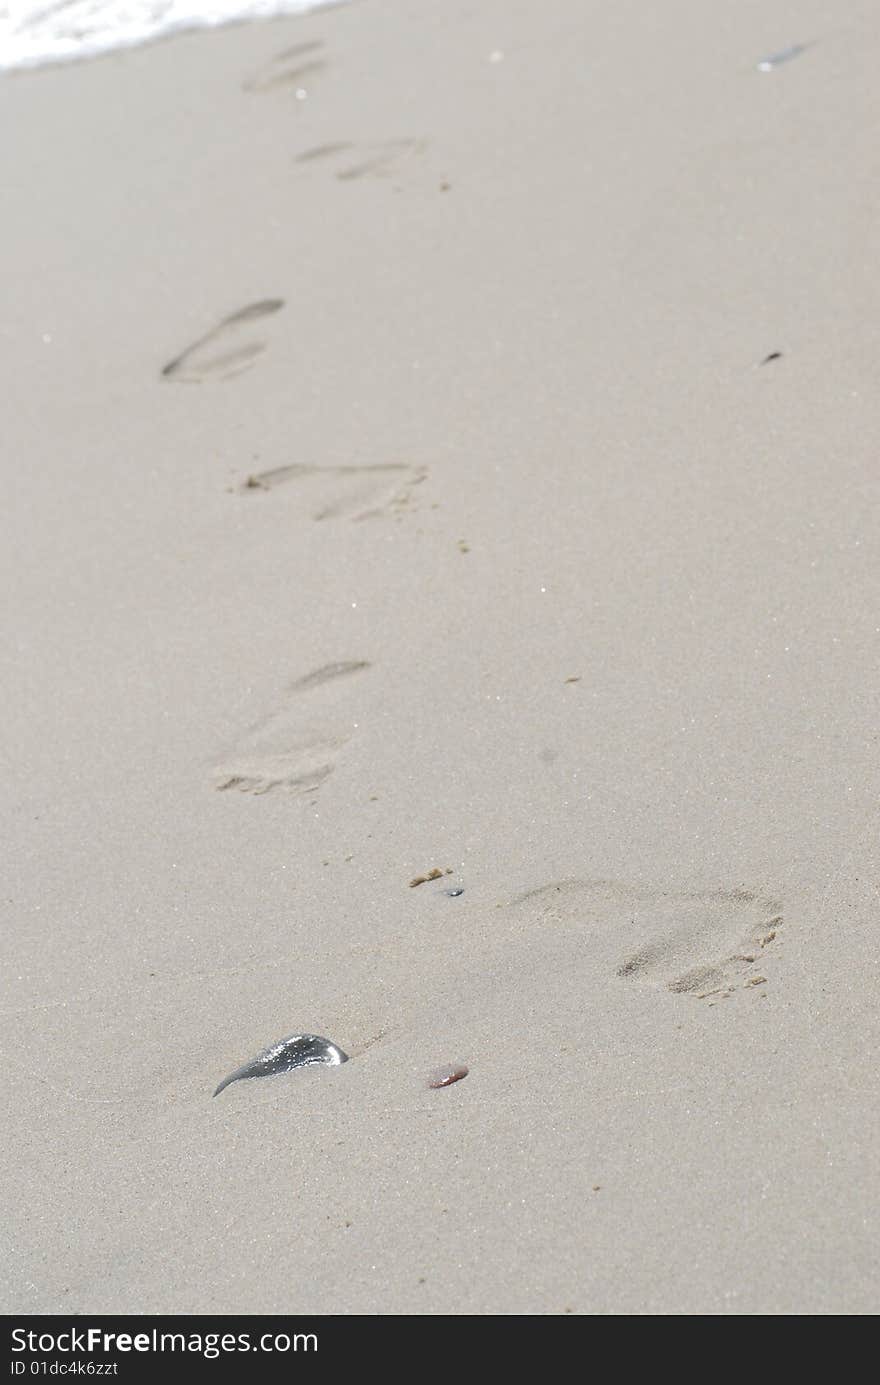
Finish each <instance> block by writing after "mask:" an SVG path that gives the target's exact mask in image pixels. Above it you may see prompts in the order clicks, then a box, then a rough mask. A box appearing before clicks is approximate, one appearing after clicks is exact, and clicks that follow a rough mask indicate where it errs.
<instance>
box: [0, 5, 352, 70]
mask: <svg viewBox="0 0 880 1385" xmlns="http://www.w3.org/2000/svg"><path fill="white" fill-rule="evenodd" d="M340 3H342V0H6V3H5V4H4V3H0V72H11V71H14V70H15V69H17V68H23V67H40V66H42V65H43V64H45V63H58V62H72V61H74V60H76V59H82V58H93V57H97V56H99V55H100V54H104V53H112V52H113V51H114V50H115V49H118V48H132V47H134V46H135V45H137V44H141V43H148V42H151V41H153V40H155V39H160V38H165V37H166V36H167V35H169V34H174V33H181V32H184V31H185V30H187V29H215V28H219V27H220V26H221V25H225V24H235V23H243V22H244V21H246V20H249V19H280V18H283V17H284V16H285V15H295V14H305V13H306V12H307V11H309V10H316V9H321V8H324V7H325V6H327V5H335V4H340Z"/></svg>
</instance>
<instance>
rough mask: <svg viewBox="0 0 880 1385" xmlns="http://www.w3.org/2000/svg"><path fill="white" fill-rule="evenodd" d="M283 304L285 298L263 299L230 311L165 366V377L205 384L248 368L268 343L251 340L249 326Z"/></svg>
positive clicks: (189, 382) (163, 373) (164, 378)
mask: <svg viewBox="0 0 880 1385" xmlns="http://www.w3.org/2000/svg"><path fill="white" fill-rule="evenodd" d="M283 307H284V299H283V298H264V299H261V300H260V302H258V303H249V304H248V305H247V307H246V308H239V309H238V311H237V312H234V313H230V314H229V316H228V317H224V318H223V319H222V321H221V322H218V323H217V326H216V327H212V328H211V330H210V332H206V333H205V335H204V336H203V337H199V339H198V341H195V342H193V344H192V346H188V347H187V348H186V350H185V351H182V352H181V353H180V355H179V356H175V358H174V360H173V361H169V362H168V364H167V365H166V366H163V368H162V379H163V380H172V381H174V382H176V383H179V384H202V383H203V382H204V381H208V380H228V379H231V378H232V376H234V375H240V374H241V373H242V371H245V370H249V369H250V367H251V366H252V365H253V363H254V361H255V360H256V359H257V357H258V356H261V355H262V354H263V352H264V351H265V350H266V347H267V345H268V343H267V342H265V341H259V340H255V339H253V338H250V339H248V333H249V330H250V328H251V327H252V326H253V324H254V323H255V322H259V321H261V320H262V319H263V318H264V317H269V316H271V315H272V314H273V313H277V312H280V310H281V309H282V308H283Z"/></svg>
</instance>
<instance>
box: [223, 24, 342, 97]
mask: <svg viewBox="0 0 880 1385" xmlns="http://www.w3.org/2000/svg"><path fill="white" fill-rule="evenodd" d="M323 47H324V44H323V42H322V41H321V39H315V40H313V41H312V42H311V43H295V44H294V45H293V47H292V48H285V49H284V51H283V52H281V53H276V54H275V56H274V58H270V59H269V61H268V62H267V63H264V64H263V66H262V67H261V68H260V69H259V71H257V72H255V73H254V75H253V77H248V79H247V81H245V82H244V83H243V84H242V90H243V91H274V90H276V89H277V88H278V87H295V88H296V95H297V97H298V98H299V99H300V100H302V99H304V97H305V96H307V95H308V84H309V83H311V82H312V81H314V79H315V77H317V76H318V75H319V74H320V73H321V72H324V71H325V69H326V67H327V63H326V60H325V59H324V58H322V57H320V56H319V55H320V53H321V50H322V49H323Z"/></svg>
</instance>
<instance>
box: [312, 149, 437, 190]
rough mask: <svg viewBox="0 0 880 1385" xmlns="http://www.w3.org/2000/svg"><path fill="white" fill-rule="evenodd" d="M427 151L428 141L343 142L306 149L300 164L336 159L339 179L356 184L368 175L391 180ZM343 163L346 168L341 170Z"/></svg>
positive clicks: (336, 170) (336, 171)
mask: <svg viewBox="0 0 880 1385" xmlns="http://www.w3.org/2000/svg"><path fill="white" fill-rule="evenodd" d="M426 148H427V141H426V140H423V139H386V140H380V141H378V142H377V143H374V144H354V143H352V142H351V141H348V140H342V141H339V142H337V143H333V144H319V145H316V146H315V147H314V148H313V149H306V150H305V152H304V153H302V154H300V155H299V156H298V158H297V160H296V162H297V163H300V164H304V163H315V162H316V161H318V160H321V159H332V160H333V161H334V163H335V165H336V167H335V170H334V171H335V173H336V177H337V178H338V179H339V180H340V182H352V181H353V180H354V179H356V178H364V177H367V176H368V175H369V176H372V177H374V178H386V177H390V176H391V175H392V174H394V173H397V172H398V171H399V169H400V168H401V166H402V165H403V164H404V163H406V162H407V161H408V160H409V159H411V158H413V157H414V156H415V155H417V154H422V153H424V151H425V149H426ZM343 156H345V157H343ZM342 164H344V165H345V166H344V167H341V166H340V165H342Z"/></svg>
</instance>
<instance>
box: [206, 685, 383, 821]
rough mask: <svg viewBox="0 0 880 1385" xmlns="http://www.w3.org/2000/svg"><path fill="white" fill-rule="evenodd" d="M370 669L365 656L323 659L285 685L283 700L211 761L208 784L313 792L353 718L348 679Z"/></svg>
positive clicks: (325, 775)
mask: <svg viewBox="0 0 880 1385" xmlns="http://www.w3.org/2000/svg"><path fill="white" fill-rule="evenodd" d="M369 668H370V665H369V663H368V662H367V661H366V660H363V659H360V660H354V659H350V660H345V661H343V662H340V663H335V664H324V665H323V666H322V667H321V668H318V669H315V670H314V672H312V673H308V674H306V675H305V677H303V678H299V679H297V681H296V682H295V683H293V684H291V686H290V688H289V689H288V700H287V701H286V702H285V705H284V706H283V707H282V708H281V709H280V710H279V711H277V712H275V713H273V714H272V715H271V716H269V717H267V718H266V719H265V720H264V721H261V722H259V723H258V724H257V725H256V726H254V727H252V728H251V730H250V731H249V732H248V734H247V735H246V736H245V737H244V738H243V740H242V743H241V745H240V746H238V747H237V748H236V749H235V750H234V751H233V752H232V754H231V755H229V756H227V757H226V758H225V759H224V760H223V761H222V762H221V763H220V764H218V765H216V766H215V771H214V787H215V788H217V789H221V790H225V789H237V790H238V791H239V793H250V794H266V793H270V792H271V791H272V790H273V789H281V790H284V791H286V792H287V793H290V794H294V795H296V796H302V795H303V794H310V793H314V792H315V791H316V790H317V789H318V788H319V787H320V785H321V784H323V782H324V780H325V779H328V778H329V776H330V775H331V774H332V773H333V770H334V768H335V766H336V759H337V757H338V755H339V752H340V750H341V749H342V747H343V746H344V745H345V744H346V742H347V741H349V740H350V739H351V736H352V733H353V731H354V725H355V724H354V723H353V721H352V720H351V717H350V715H346V705H347V704H348V703H349V701H350V692H351V688H350V682H351V680H352V679H354V678H355V677H356V676H359V675H360V674H362V673H364V672H366V670H367V669H369Z"/></svg>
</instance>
